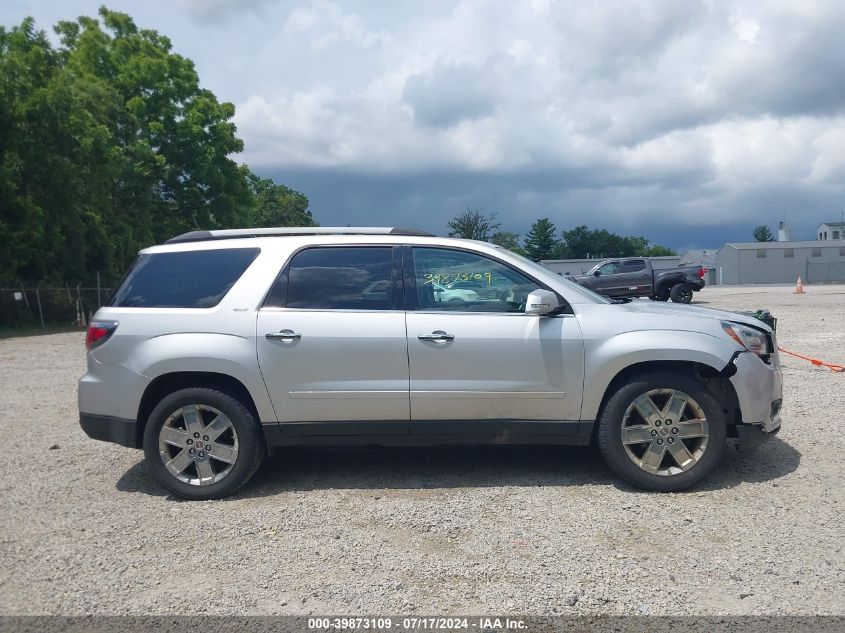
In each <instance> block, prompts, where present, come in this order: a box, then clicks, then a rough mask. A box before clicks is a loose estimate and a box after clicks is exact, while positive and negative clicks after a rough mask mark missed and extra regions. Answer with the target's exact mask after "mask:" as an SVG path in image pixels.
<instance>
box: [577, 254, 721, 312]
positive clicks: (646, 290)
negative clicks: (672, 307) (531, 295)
mask: <svg viewBox="0 0 845 633" xmlns="http://www.w3.org/2000/svg"><path fill="white" fill-rule="evenodd" d="M706 272H707V271H706V270H705V269H704V268H701V267H700V266H685V267H682V268H658V269H656V270H655V269H654V268H652V266H651V262H650V261H649V260H648V259H643V258H630V259H625V258H623V259H605V260H603V261H601V262H599V263H598V264H596V265H595V266H593V267H592V268H591V269H590V270H589V271H587V274H585V275H573V276H570V277H571V279H574V280H575V281H577V282H578V283H579V284H581V285H582V286H586V287H587V288H589V289H590V290H595V291H596V292H598V293H601V294H603V295H607V296H608V297H650V298H652V299H654V300H655V301H667V300H668V299H672V301H674V302H675V303H689V302H690V301H692V293H693V292H698V291H699V290H701V289H702V288H704V274H705V273H706Z"/></svg>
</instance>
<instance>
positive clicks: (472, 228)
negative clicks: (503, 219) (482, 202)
mask: <svg viewBox="0 0 845 633" xmlns="http://www.w3.org/2000/svg"><path fill="white" fill-rule="evenodd" d="M483 211H484V209H470V208H469V205H467V207H466V208H465V209H464V211H463V212H462V213H460V214H459V215H457V216H456V217H454V218H452V219H451V220H449V222H448V226H449V237H460V238H463V239H465V240H481V241H482V242H489V241H490V237H491V235H492V234H493V233H495V232H496V231H497V230H498V229H499V228H500V227H501V226H502V225H501V224H500V223H499V222H498V221H497V220H496V214H495V213H490V214H485V213H483Z"/></svg>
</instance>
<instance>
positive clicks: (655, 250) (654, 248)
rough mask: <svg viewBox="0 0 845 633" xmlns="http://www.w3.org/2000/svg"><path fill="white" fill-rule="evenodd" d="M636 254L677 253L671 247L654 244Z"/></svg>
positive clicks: (659, 255) (658, 255) (648, 255)
mask: <svg viewBox="0 0 845 633" xmlns="http://www.w3.org/2000/svg"><path fill="white" fill-rule="evenodd" d="M637 255H642V256H643V257H668V256H670V255H677V253H676V252H675V251H673V250H672V249H671V248H666V247H665V246H660V245H659V244H655V245H654V246H649V247H647V248H646V249H645V250H643V252H641V253H637Z"/></svg>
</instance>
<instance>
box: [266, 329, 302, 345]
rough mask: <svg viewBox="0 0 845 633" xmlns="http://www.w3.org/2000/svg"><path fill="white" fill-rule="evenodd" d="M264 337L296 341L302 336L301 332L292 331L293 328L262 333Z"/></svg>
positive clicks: (274, 339) (273, 339)
mask: <svg viewBox="0 0 845 633" xmlns="http://www.w3.org/2000/svg"><path fill="white" fill-rule="evenodd" d="M264 338H268V339H270V340H272V341H285V342H290V341H298V340H299V339H301V338H302V334H299V333H297V332H294V331H293V330H281V331H279V332H269V333H267V334H265V335H264Z"/></svg>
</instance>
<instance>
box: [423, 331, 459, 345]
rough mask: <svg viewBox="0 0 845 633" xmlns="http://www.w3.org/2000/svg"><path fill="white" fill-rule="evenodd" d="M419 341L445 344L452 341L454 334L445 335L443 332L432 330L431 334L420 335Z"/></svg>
mask: <svg viewBox="0 0 845 633" xmlns="http://www.w3.org/2000/svg"><path fill="white" fill-rule="evenodd" d="M417 338H418V339H420V340H421V341H433V342H435V343H445V342H446V341H454V340H455V335H454V334H447V333H446V332H444V331H443V330H434V332H432V333H431V334H420V335H419V336H418V337H417Z"/></svg>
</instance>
